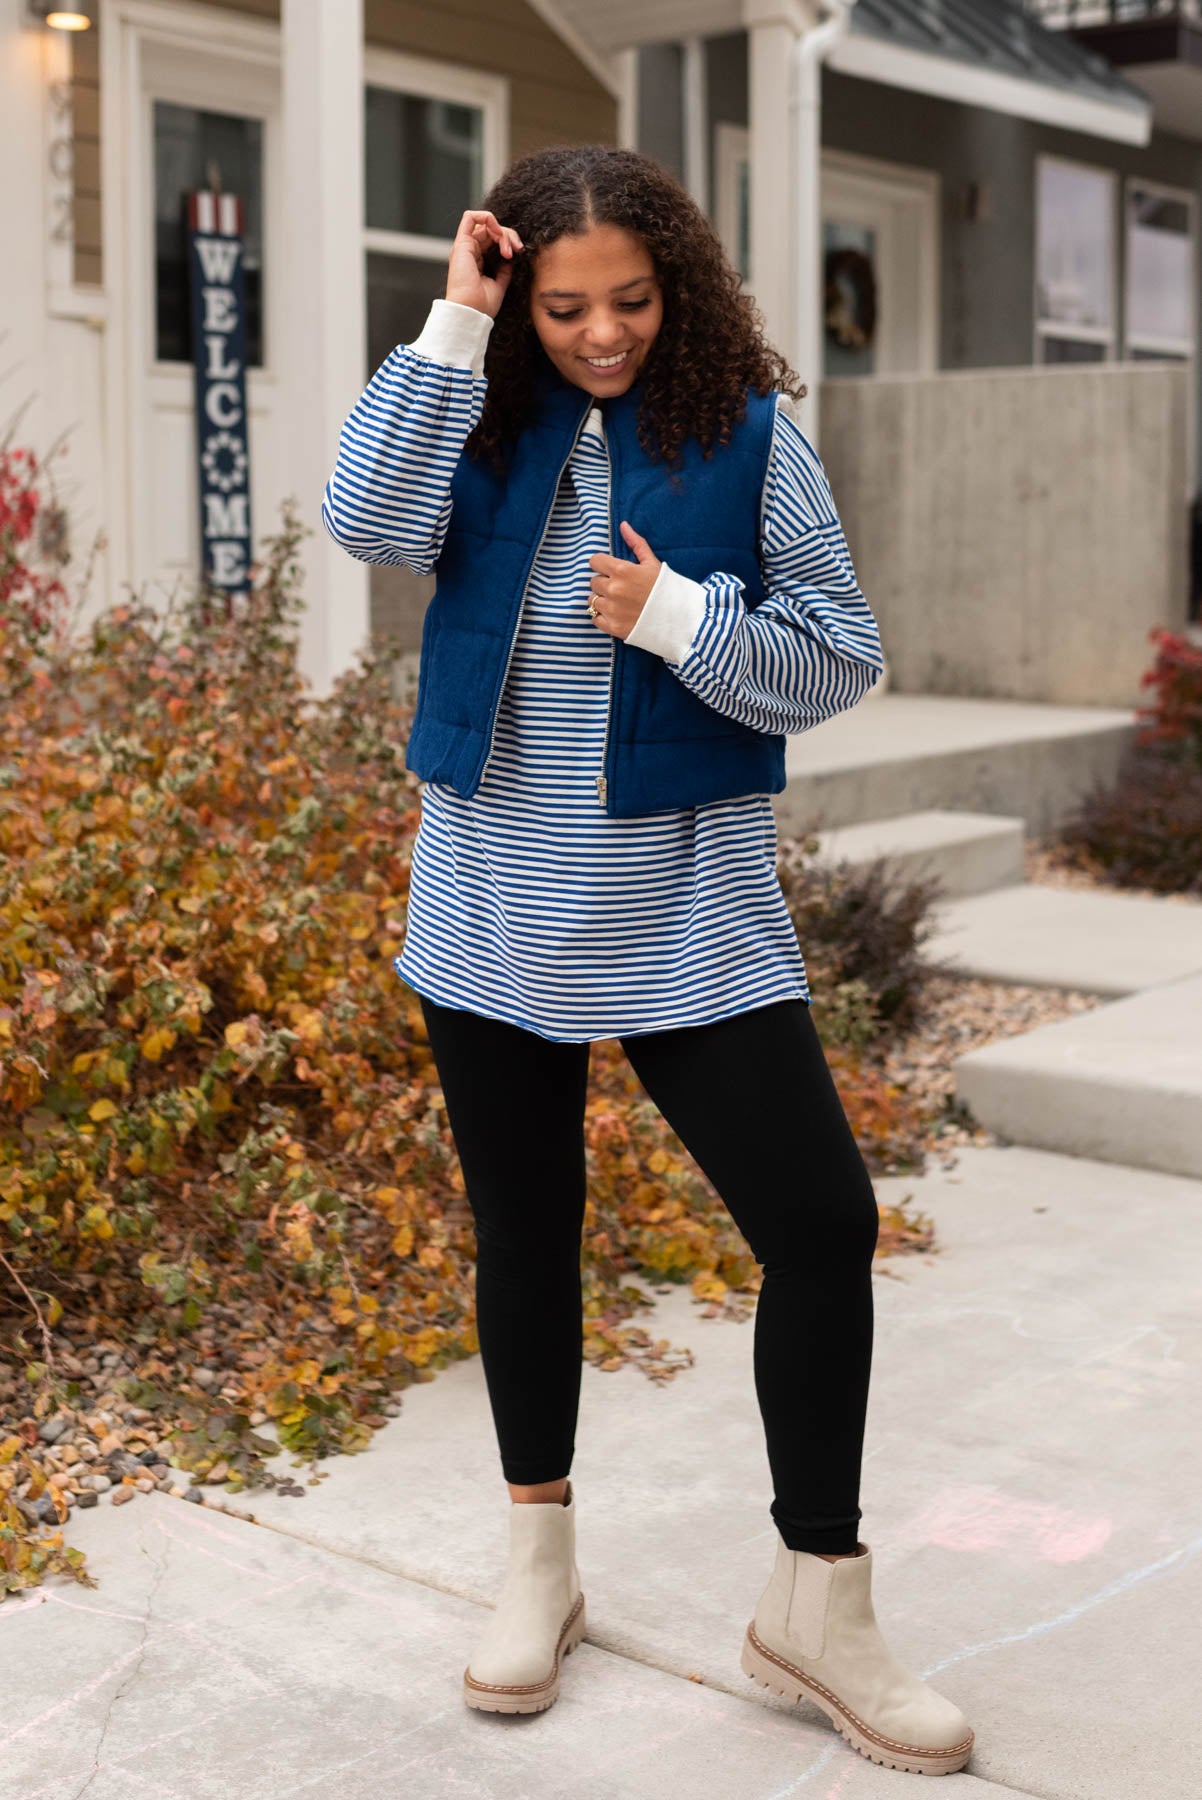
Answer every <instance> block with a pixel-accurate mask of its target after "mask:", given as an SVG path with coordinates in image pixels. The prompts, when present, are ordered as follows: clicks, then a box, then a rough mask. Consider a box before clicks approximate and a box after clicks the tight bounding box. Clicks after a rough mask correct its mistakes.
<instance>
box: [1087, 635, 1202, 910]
mask: <svg viewBox="0 0 1202 1800" xmlns="http://www.w3.org/2000/svg"><path fill="white" fill-rule="evenodd" d="M1151 638H1152V642H1153V643H1154V644H1155V645H1156V647H1157V653H1156V659H1155V661H1154V662H1153V664H1152V667H1151V668H1150V669H1148V670H1147V671H1146V672H1145V674H1144V676H1143V678H1142V682H1141V685H1142V686H1145V687H1152V688H1154V689H1155V690H1156V698H1155V701H1154V703H1153V704H1152V705H1151V706H1148V707H1142V708H1140V710H1139V714H1138V717H1139V720H1140V730H1139V731H1138V732H1137V734H1136V740H1135V743H1134V744H1133V745H1132V746H1131V748H1130V749H1129V750H1128V751H1127V752H1126V754H1125V755H1124V757H1123V760H1122V763H1121V765H1120V768H1119V772H1118V777H1117V779H1116V780H1115V781H1114V782H1113V783H1111V784H1107V783H1104V782H1095V784H1094V785H1093V787H1092V788H1091V789H1090V790H1089V792H1088V793H1087V794H1086V795H1085V796H1084V798H1083V799H1082V801H1081V802H1080V804H1079V806H1078V808H1077V811H1076V813H1075V814H1074V816H1073V817H1072V818H1071V819H1070V820H1069V821H1068V823H1067V825H1065V826H1064V827H1063V828H1062V830H1061V834H1060V841H1061V845H1062V847H1063V849H1064V850H1065V851H1066V852H1067V855H1068V857H1069V860H1070V861H1071V862H1074V863H1076V864H1077V865H1078V866H1080V867H1083V868H1086V869H1089V870H1090V871H1091V872H1093V873H1094V874H1097V875H1100V876H1101V877H1103V878H1104V879H1106V880H1109V881H1113V882H1114V883H1116V884H1117V885H1119V886H1122V887H1142V888H1151V889H1153V890H1155V891H1157V892H1159V893H1167V894H1202V650H1200V649H1199V648H1198V647H1197V646H1196V645H1194V644H1191V643H1190V642H1189V640H1188V639H1186V638H1184V637H1182V636H1179V635H1177V634H1175V633H1173V632H1170V631H1164V630H1155V631H1153V632H1152V633H1151Z"/></svg>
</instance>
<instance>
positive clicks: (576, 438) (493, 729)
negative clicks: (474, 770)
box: [473, 407, 592, 792]
mask: <svg viewBox="0 0 1202 1800" xmlns="http://www.w3.org/2000/svg"><path fill="white" fill-rule="evenodd" d="M591 411H592V407H588V408H586V410H585V412H584V415H583V417H582V418H581V420H580V423H579V424H578V425H577V427H576V430H575V433H574V435H573V437H572V442H571V445H570V446H569V448H568V453H567V455H566V456H565V457H564V459H563V461H562V462H561V463H560V465H559V473H558V475H556V477H555V486H554V487H553V488H552V490H551V499H550V502H549V504H548V506H547V510H546V513H545V515H544V517H543V524H542V530H541V531H540V532H539V534H538V542H537V543H536V544H535V546H534V553H533V555H532V556H531V558H530V561H529V563H528V565H527V568H526V575H525V579H524V580H523V582H522V597H521V599H520V600H519V601H518V616H517V618H516V619H515V620H514V623H513V635H512V636H511V637H510V639H509V653H508V655H507V656H506V658H505V668H504V671H503V672H502V675H501V685H500V687H499V688H498V689H497V704H496V707H495V709H494V711H493V716H492V724H491V726H490V727H489V733H488V749H487V750H486V751H485V753H484V762H483V765H482V767H481V769H480V773H479V775H478V776H477V778H476V787H477V788H478V787H479V786H480V783H481V782H482V781H483V780H484V776H485V772H486V771H487V769H488V765H489V762H490V760H491V758H492V750H493V741H494V739H495V738H496V735H497V714H498V713H499V712H500V710H501V696H502V694H503V693H504V692H505V683H506V682H507V681H508V679H509V665H510V663H511V662H512V661H513V648H514V645H515V644H516V643H517V641H518V632H519V630H520V629H521V624H522V613H523V611H524V610H525V606H526V592H527V590H528V588H529V586H530V576H531V572H532V571H533V569H534V565H535V563H536V562H537V561H538V553H539V551H540V550H541V549H542V547H543V539H544V538H545V537H546V535H547V527H548V525H550V523H551V514H552V513H553V512H554V511H555V496H556V494H557V493H558V492H559V484H560V482H561V481H562V480H563V472H564V470H565V469H566V468H567V466H568V464H569V463H570V462H571V460H572V451H573V450H575V448H576V446H577V444H578V443H579V442H580V434H581V432H582V431H583V430H584V427H585V424H586V422H587V420H588V416H589V413H590V412H591ZM473 792H475V789H473Z"/></svg>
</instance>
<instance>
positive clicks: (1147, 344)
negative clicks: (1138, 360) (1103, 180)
mask: <svg viewBox="0 0 1202 1800" xmlns="http://www.w3.org/2000/svg"><path fill="white" fill-rule="evenodd" d="M1137 189H1138V191H1139V192H1140V193H1144V194H1156V195H1159V197H1160V198H1161V199H1164V200H1178V201H1184V203H1185V209H1186V216H1187V217H1188V219H1189V247H1190V258H1189V278H1190V287H1189V306H1188V309H1187V310H1188V313H1189V319H1190V324H1191V327H1192V335H1191V336H1190V337H1189V338H1188V339H1184V338H1183V339H1176V340H1170V339H1153V338H1150V337H1139V336H1138V335H1133V334H1132V332H1131V321H1130V308H1129V306H1128V304H1127V302H1128V299H1129V297H1130V292H1131V284H1130V269H1131V198H1132V194H1133V193H1134V192H1135V191H1136V190H1137ZM1123 275H1124V281H1123V357H1124V360H1125V361H1131V360H1132V353H1133V352H1138V353H1140V354H1141V355H1143V356H1164V357H1165V358H1166V359H1169V360H1174V361H1182V362H1192V361H1193V360H1194V358H1195V357H1196V356H1197V354H1198V196H1197V194H1195V193H1193V192H1192V190H1191V189H1189V188H1179V187H1172V186H1170V185H1169V184H1168V183H1167V182H1164V181H1145V180H1144V178H1143V176H1142V175H1128V176H1126V177H1125V178H1124V181H1123Z"/></svg>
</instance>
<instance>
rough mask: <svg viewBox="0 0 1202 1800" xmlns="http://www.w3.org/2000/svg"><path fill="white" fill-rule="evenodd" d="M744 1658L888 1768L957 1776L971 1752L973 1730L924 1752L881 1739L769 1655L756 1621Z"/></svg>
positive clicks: (767, 1683)
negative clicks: (958, 1741) (960, 1739)
mask: <svg viewBox="0 0 1202 1800" xmlns="http://www.w3.org/2000/svg"><path fill="white" fill-rule="evenodd" d="M741 1660H742V1667H743V1673H744V1674H745V1675H749V1676H750V1677H751V1679H752V1681H756V1682H758V1683H759V1685H760V1686H761V1687H765V1688H767V1689H768V1690H769V1692H770V1693H773V1694H779V1695H780V1697H781V1699H782V1700H793V1701H797V1700H811V1701H813V1703H814V1705H815V1706H818V1707H821V1709H822V1711H823V1712H824V1713H825V1714H826V1716H827V1718H828V1719H829V1720H830V1721H831V1723H832V1724H833V1725H834V1726H835V1727H836V1728H837V1729H838V1730H839V1731H841V1732H842V1734H843V1736H844V1737H845V1738H846V1739H847V1742H848V1743H849V1744H850V1745H851V1747H852V1749H853V1750H858V1751H859V1752H860V1755H861V1756H866V1757H867V1758H868V1759H869V1761H870V1762H874V1763H880V1764H881V1765H882V1767H884V1768H886V1769H904V1770H906V1771H907V1772H908V1773H910V1774H911V1775H954V1774H955V1773H956V1771H957V1770H958V1769H962V1768H963V1767H964V1765H965V1763H966V1762H967V1761H968V1759H969V1757H970V1756H971V1755H972V1746H973V1733H972V1732H971V1731H970V1732H969V1734H968V1737H967V1739H966V1740H965V1741H964V1743H962V1744H955V1745H953V1746H952V1747H951V1748H950V1749H948V1750H928V1751H922V1750H920V1749H918V1748H917V1747H915V1746H910V1745H907V1747H906V1748H905V1749H904V1750H903V1749H894V1748H891V1747H890V1745H889V1744H888V1742H887V1740H881V1739H878V1738H877V1737H876V1736H874V1735H873V1734H872V1733H871V1732H869V1731H867V1730H865V1728H864V1727H863V1726H862V1725H860V1724H858V1723H857V1722H856V1720H855V1719H854V1718H853V1717H852V1716H850V1715H849V1714H848V1713H846V1712H844V1711H843V1709H842V1707H841V1706H839V1704H838V1702H837V1701H835V1700H834V1699H833V1698H832V1697H831V1696H830V1695H828V1694H826V1693H823V1691H822V1690H821V1689H820V1688H818V1687H816V1686H815V1684H814V1683H813V1682H811V1681H809V1680H807V1678H806V1676H805V1675H803V1674H802V1672H801V1670H800V1669H798V1668H796V1667H795V1666H794V1664H792V1663H786V1662H785V1661H783V1659H781V1658H779V1657H776V1656H774V1655H772V1654H770V1653H769V1652H768V1650H767V1647H766V1646H765V1645H763V1644H761V1643H760V1640H759V1639H758V1638H757V1636H756V1635H755V1626H754V1623H752V1624H751V1625H749V1626H748V1627H747V1635H746V1637H745V1638H744V1639H743V1655H742V1659H741Z"/></svg>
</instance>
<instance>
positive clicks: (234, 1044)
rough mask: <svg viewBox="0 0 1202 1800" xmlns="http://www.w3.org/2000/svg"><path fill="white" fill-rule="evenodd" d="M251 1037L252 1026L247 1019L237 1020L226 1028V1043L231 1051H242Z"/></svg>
mask: <svg viewBox="0 0 1202 1800" xmlns="http://www.w3.org/2000/svg"><path fill="white" fill-rule="evenodd" d="M249 1036H250V1026H249V1025H248V1024H247V1023H246V1020H245V1019H235V1020H234V1022H233V1024H232V1025H227V1026H226V1028H225V1041H226V1043H227V1044H228V1045H229V1047H230V1049H231V1050H240V1049H241V1048H242V1046H243V1044H244V1043H245V1042H246V1040H247V1038H248V1037H249Z"/></svg>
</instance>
